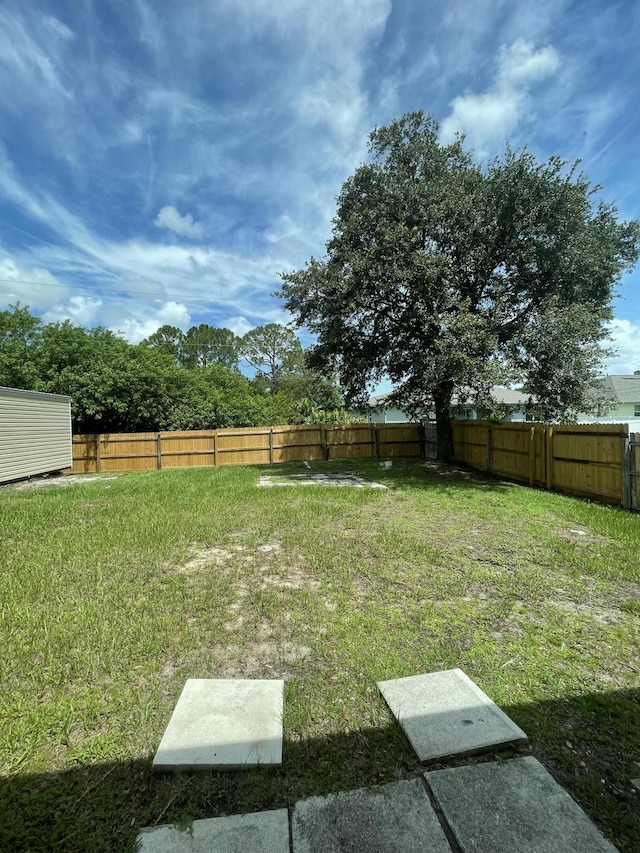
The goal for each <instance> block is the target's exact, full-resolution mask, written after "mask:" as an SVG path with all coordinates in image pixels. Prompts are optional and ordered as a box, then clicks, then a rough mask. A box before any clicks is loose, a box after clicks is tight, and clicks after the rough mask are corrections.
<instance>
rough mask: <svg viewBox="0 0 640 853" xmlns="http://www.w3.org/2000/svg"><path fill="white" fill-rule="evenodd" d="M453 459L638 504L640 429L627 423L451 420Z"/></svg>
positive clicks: (616, 501)
mask: <svg viewBox="0 0 640 853" xmlns="http://www.w3.org/2000/svg"><path fill="white" fill-rule="evenodd" d="M452 426H453V439H454V453H455V458H456V460H457V461H459V462H464V463H465V464H466V465H470V466H471V467H473V468H477V469H479V470H481V471H488V472H490V473H492V474H497V475H498V476H501V477H508V478H509V479H512V480H520V481H522V482H525V483H529V485H531V486H543V487H544V488H546V489H549V490H553V491H558V492H567V493H569V494H572V495H579V496H580V497H586V498H592V499H593V500H598V501H602V502H604V503H609V504H616V505H620V506H624V507H625V508H627V509H640V433H632V434H631V435H629V427H628V425H627V424H580V425H558V426H556V425H550V424H539V423H492V422H490V421H453V422H452Z"/></svg>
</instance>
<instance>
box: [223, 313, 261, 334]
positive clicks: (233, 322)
mask: <svg viewBox="0 0 640 853" xmlns="http://www.w3.org/2000/svg"><path fill="white" fill-rule="evenodd" d="M223 325H224V327H225V328H226V329H231V331H232V332H233V334H234V335H237V336H238V337H239V338H241V337H242V336H243V335H246V334H247V332H250V331H251V329H253V328H254V327H253V325H252V324H251V323H250V322H249V321H248V320H247V318H246V317H229V319H228V320H227V321H226V323H224V324H223Z"/></svg>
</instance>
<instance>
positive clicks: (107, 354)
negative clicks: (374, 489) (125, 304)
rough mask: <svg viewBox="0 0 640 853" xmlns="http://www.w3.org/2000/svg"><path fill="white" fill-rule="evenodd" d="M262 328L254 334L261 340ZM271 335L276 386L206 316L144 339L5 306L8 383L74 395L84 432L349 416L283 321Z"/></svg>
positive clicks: (1, 334) (1, 354)
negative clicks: (244, 368) (133, 340)
mask: <svg viewBox="0 0 640 853" xmlns="http://www.w3.org/2000/svg"><path fill="white" fill-rule="evenodd" d="M274 325H275V324H274ZM261 328H265V327H258V329H256V330H254V332H256V333H257V334H254V335H252V336H251V339H252V340H253V342H254V344H255V342H256V340H258V339H259V332H260V329H261ZM266 328H268V327H266ZM271 338H273V340H276V339H279V340H281V341H282V342H283V344H282V347H281V348H280V350H278V351H277V352H275V351H272V355H273V358H274V359H275V361H274V364H275V368H276V375H277V387H276V388H275V389H274V388H272V387H271V384H272V383H271V382H270V381H269V380H268V378H267V377H266V376H262V374H259V375H258V376H257V377H256V378H255V379H253V380H252V379H249V378H247V377H246V376H243V375H242V373H241V372H240V370H239V369H238V361H239V358H240V354H239V353H240V351H239V347H240V341H241V339H240V338H238V337H237V336H236V335H234V334H233V332H231V331H230V330H229V329H218V328H215V327H212V326H207V325H206V324H202V325H200V326H193V327H192V328H191V329H188V330H187V332H186V333H185V332H182V331H181V330H180V329H178V328H176V327H173V326H162V327H161V328H159V329H158V330H157V332H154V334H153V335H151V336H150V337H149V338H148V339H147V340H146V341H144V342H143V343H142V344H137V345H135V344H130V343H128V342H127V341H125V340H123V339H122V338H120V337H119V336H118V335H115V334H114V333H113V332H111V331H109V330H108V329H104V328H101V327H97V328H94V329H84V328H82V327H81V326H76V325H74V324H73V323H71V322H70V321H68V320H65V321H64V322H56V323H46V324H42V323H41V322H40V320H39V318H38V317H35V316H33V315H32V314H31V313H30V312H29V309H28V308H26V307H21V306H20V305H17V306H12V308H11V310H8V311H0V385H7V386H9V387H13V388H24V389H27V390H33V391H48V392H51V393H56V394H67V395H69V396H70V397H71V410H72V417H73V426H74V431H75V432H77V433H101V432H140V431H146V430H164V429H215V428H218V427H236V426H237V427H241V426H266V425H269V424H275V423H303V422H306V421H308V420H324V419H326V418H335V417H340V415H339V414H338V413H335V412H334V411H333V410H334V409H336V408H337V407H338V406H339V405H340V400H341V398H340V395H339V392H338V390H337V388H336V387H335V383H334V382H332V381H331V380H328V379H325V378H323V377H322V376H320V375H318V374H317V373H315V372H314V371H311V370H308V369H307V368H306V367H305V364H304V354H303V352H302V348H301V347H300V344H299V342H298V339H297V338H296V336H295V335H294V334H293V332H291V331H290V330H289V329H285V328H284V327H283V326H278V327H276V328H275V329H274V330H272V332H271ZM294 353H295V358H293V355H292V354H294ZM324 409H329V410H331V411H330V412H328V413H327V414H325V412H324Z"/></svg>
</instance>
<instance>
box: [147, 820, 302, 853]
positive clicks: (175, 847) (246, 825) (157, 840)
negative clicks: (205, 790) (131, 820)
mask: <svg viewBox="0 0 640 853" xmlns="http://www.w3.org/2000/svg"><path fill="white" fill-rule="evenodd" d="M137 842H138V848H137V849H138V851H139V853H211V851H213V850H219V851H224V853H289V815H288V813H287V810H286V809H278V810H277V811H270V812H255V813H254V814H242V815H231V816H229V817H214V818H209V819H207V820H195V821H194V822H193V824H192V826H191V827H190V828H189V829H178V827H177V826H157V827H154V828H152V829H143V830H142V832H140V834H139V835H138V839H137Z"/></svg>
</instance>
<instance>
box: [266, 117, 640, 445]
mask: <svg viewBox="0 0 640 853" xmlns="http://www.w3.org/2000/svg"><path fill="white" fill-rule="evenodd" d="M370 154H371V155H372V156H371V162H369V163H367V164H365V165H362V166H360V167H359V168H358V169H357V170H356V171H355V173H354V174H353V175H352V176H351V177H350V178H349V179H348V180H347V181H346V182H345V184H344V185H343V187H342V191H341V193H340V195H339V197H338V207H337V213H336V215H335V218H334V227H333V236H332V237H331V239H330V240H329V241H328V243H327V246H326V249H327V254H326V258H325V259H323V260H317V259H315V258H311V259H310V260H309V261H308V262H307V264H306V266H305V268H304V269H302V270H298V271H294V272H290V273H285V274H283V276H282V278H283V281H284V283H283V286H282V289H281V292H280V294H279V295H280V296H282V297H283V298H284V301H285V307H286V308H287V310H288V311H290V312H291V313H292V314H293V316H294V318H295V321H296V323H297V325H298V326H306V327H307V328H308V329H309V330H310V331H311V332H313V333H315V334H316V335H317V343H316V344H315V346H314V347H313V350H312V354H311V358H312V361H313V363H314V364H316V365H317V366H330V367H332V368H333V369H337V371H338V373H339V376H340V381H341V386H342V388H343V390H344V391H345V393H346V396H347V399H349V400H350V401H352V402H363V401H364V399H365V398H366V395H367V392H368V389H369V388H370V387H371V385H372V384H373V383H375V382H376V381H379V380H381V379H383V378H389V379H390V380H391V381H392V382H393V383H394V385H395V389H396V390H395V393H394V395H393V402H396V403H398V404H400V405H402V406H404V407H405V408H406V409H408V410H409V411H413V412H418V411H420V410H422V411H424V410H425V409H426V408H427V407H428V406H434V407H435V411H436V421H437V426H438V455H439V458H440V459H442V460H449V459H451V458H452V450H453V448H452V437H451V425H450V420H449V406H450V403H451V400H452V396H453V394H454V393H457V394H458V395H465V394H466V395H469V396H470V397H473V395H475V394H478V393H479V394H484V395H485V396H486V394H487V392H488V391H489V389H490V388H491V386H492V385H494V384H497V383H500V382H502V383H504V382H509V381H515V380H517V381H520V382H524V383H525V385H526V386H528V387H529V388H530V389H531V391H532V393H535V397H536V400H537V405H538V406H539V410H540V412H542V413H544V414H545V415H546V416H547V417H556V418H561V417H565V416H571V414H572V413H574V412H575V411H577V410H579V409H582V408H584V407H588V406H589V405H591V404H592V401H591V400H590V399H589V393H588V392H589V389H590V387H592V386H593V382H594V380H595V379H596V378H597V376H598V375H599V371H600V369H601V361H602V352H603V351H602V348H601V343H602V342H604V341H605V340H606V338H607V325H606V323H607V320H609V319H610V318H611V316H612V311H611V300H612V297H613V294H614V290H615V286H616V284H617V283H618V281H619V279H620V277H621V275H622V273H623V272H624V271H625V270H626V269H629V268H631V266H632V265H633V264H634V263H635V262H636V260H637V258H638V246H639V242H640V228H639V223H637V222H627V223H625V222H620V221H619V220H618V216H617V211H616V209H615V207H613V206H612V205H611V204H607V203H605V202H602V201H600V202H599V203H598V202H596V200H595V198H594V196H595V194H596V192H597V190H598V188H597V187H593V186H592V185H591V184H590V183H589V181H588V180H587V178H586V177H585V176H584V175H583V174H582V173H579V172H578V171H577V166H576V165H573V166H570V165H569V164H567V163H565V162H564V161H563V160H561V159H560V158H558V157H551V158H550V159H549V160H547V161H545V162H539V161H537V160H536V158H535V157H534V156H533V155H532V154H531V153H530V152H529V151H527V150H526V149H525V150H524V151H520V152H515V151H513V150H511V149H510V148H509V147H507V149H506V152H505V154H504V156H503V157H502V158H499V159H496V160H494V161H492V162H490V163H489V164H487V165H486V166H485V167H482V166H481V165H480V164H478V163H477V162H476V161H475V160H474V159H473V157H472V155H471V154H469V153H468V152H466V151H465V149H464V148H463V145H462V139H457V140H456V141H455V142H454V143H453V144H450V145H442V144H440V142H439V141H438V125H437V123H436V121H435V120H434V119H433V118H431V117H429V116H427V115H425V114H424V113H423V112H421V111H418V112H414V113H409V114H407V115H405V116H403V117H402V118H401V119H399V120H398V121H394V122H393V123H392V124H390V125H389V126H388V127H382V128H379V129H376V130H374V131H373V133H371V135H370Z"/></svg>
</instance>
